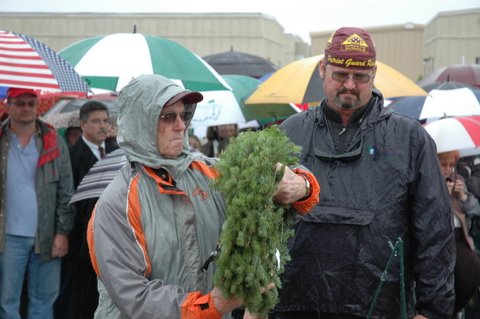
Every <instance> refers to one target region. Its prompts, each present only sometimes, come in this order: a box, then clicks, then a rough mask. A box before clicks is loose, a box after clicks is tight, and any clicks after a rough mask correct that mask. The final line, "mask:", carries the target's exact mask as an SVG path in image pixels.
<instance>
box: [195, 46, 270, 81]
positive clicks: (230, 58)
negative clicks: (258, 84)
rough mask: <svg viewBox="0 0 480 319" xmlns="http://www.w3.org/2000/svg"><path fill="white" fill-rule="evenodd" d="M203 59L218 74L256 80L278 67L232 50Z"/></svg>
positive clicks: (264, 60)
mask: <svg viewBox="0 0 480 319" xmlns="http://www.w3.org/2000/svg"><path fill="white" fill-rule="evenodd" d="M203 59H204V60H205V61H206V62H207V63H208V64H210V65H211V66H212V68H214V69H215V71H217V72H218V73H219V74H239V75H248V76H251V77H254V78H257V79H258V78H260V77H262V76H263V75H265V74H267V73H270V72H275V71H276V70H278V67H277V66H276V65H275V64H273V63H272V62H271V61H269V60H267V59H264V58H262V57H260V56H257V55H253V54H249V53H244V52H239V51H234V50H233V49H231V50H230V51H227V52H222V53H216V54H212V55H207V56H204V57H203Z"/></svg>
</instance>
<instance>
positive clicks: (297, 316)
mask: <svg viewBox="0 0 480 319" xmlns="http://www.w3.org/2000/svg"><path fill="white" fill-rule="evenodd" d="M268 318H269V319H362V318H363V317H358V316H352V315H347V314H341V313H340V314H335V313H320V312H316V311H292V312H276V313H273V314H270V315H269V316H268Z"/></svg>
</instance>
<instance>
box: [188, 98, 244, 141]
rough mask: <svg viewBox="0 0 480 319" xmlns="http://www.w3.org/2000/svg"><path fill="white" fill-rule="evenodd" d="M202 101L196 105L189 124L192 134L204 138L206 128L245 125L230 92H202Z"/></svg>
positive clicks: (238, 106) (240, 111)
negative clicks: (223, 125)
mask: <svg viewBox="0 0 480 319" xmlns="http://www.w3.org/2000/svg"><path fill="white" fill-rule="evenodd" d="M202 95H203V101H201V102H199V103H198V104H197V109H196V110H195V115H194V116H193V119H192V121H191V122H190V127H191V128H193V134H195V135H197V136H198V137H199V138H204V137H205V136H206V132H207V127H209V126H217V125H222V124H237V123H245V122H246V119H245V116H244V115H243V113H242V110H241V109H240V105H239V104H238V102H237V100H236V98H235V96H234V95H233V93H232V91H208V92H202Z"/></svg>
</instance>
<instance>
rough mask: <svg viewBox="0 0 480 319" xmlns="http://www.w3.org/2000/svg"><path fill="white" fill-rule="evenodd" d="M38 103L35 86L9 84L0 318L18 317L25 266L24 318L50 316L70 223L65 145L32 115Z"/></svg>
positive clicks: (0, 222) (2, 160) (1, 143)
mask: <svg viewBox="0 0 480 319" xmlns="http://www.w3.org/2000/svg"><path fill="white" fill-rule="evenodd" d="M37 106H38V101H37V94H36V92H35V91H34V90H31V89H19V88H10V89H9V90H8V94H7V114H8V119H7V121H6V122H5V123H3V124H2V125H1V127H0V153H1V156H0V183H1V184H0V185H1V191H0V318H20V314H19V308H20V295H21V292H22V286H23V280H24V276H25V272H26V271H27V272H28V273H27V276H28V296H29V301H28V318H53V303H54V301H55V299H56V297H57V295H58V291H59V283H60V267H61V263H60V257H63V256H65V254H66V253H67V252H68V234H69V232H70V231H71V229H72V226H73V217H74V215H73V210H72V209H71V207H70V206H69V205H68V202H69V200H70V197H71V196H72V193H73V177H72V170H71V166H70V158H69V154H68V149H67V147H66V145H65V142H64V141H63V140H62V138H60V137H59V136H58V135H57V134H56V132H55V129H54V128H53V127H51V126H49V125H47V124H46V123H43V122H42V121H40V120H38V119H37Z"/></svg>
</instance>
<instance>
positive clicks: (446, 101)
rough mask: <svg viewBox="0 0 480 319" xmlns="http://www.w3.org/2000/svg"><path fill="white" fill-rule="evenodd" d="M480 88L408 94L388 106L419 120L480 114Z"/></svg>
mask: <svg viewBox="0 0 480 319" xmlns="http://www.w3.org/2000/svg"><path fill="white" fill-rule="evenodd" d="M479 100H480V90H470V89H469V88H460V89H454V90H431V91H430V92H429V93H428V95H427V96H407V97H402V98H399V99H396V100H394V101H392V102H391V103H390V104H389V105H388V106H387V107H388V108H390V109H392V110H394V111H395V112H397V113H400V114H403V115H406V116H409V117H412V118H415V119H417V120H431V119H439V118H442V117H451V116H470V115H480V102H479Z"/></svg>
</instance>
